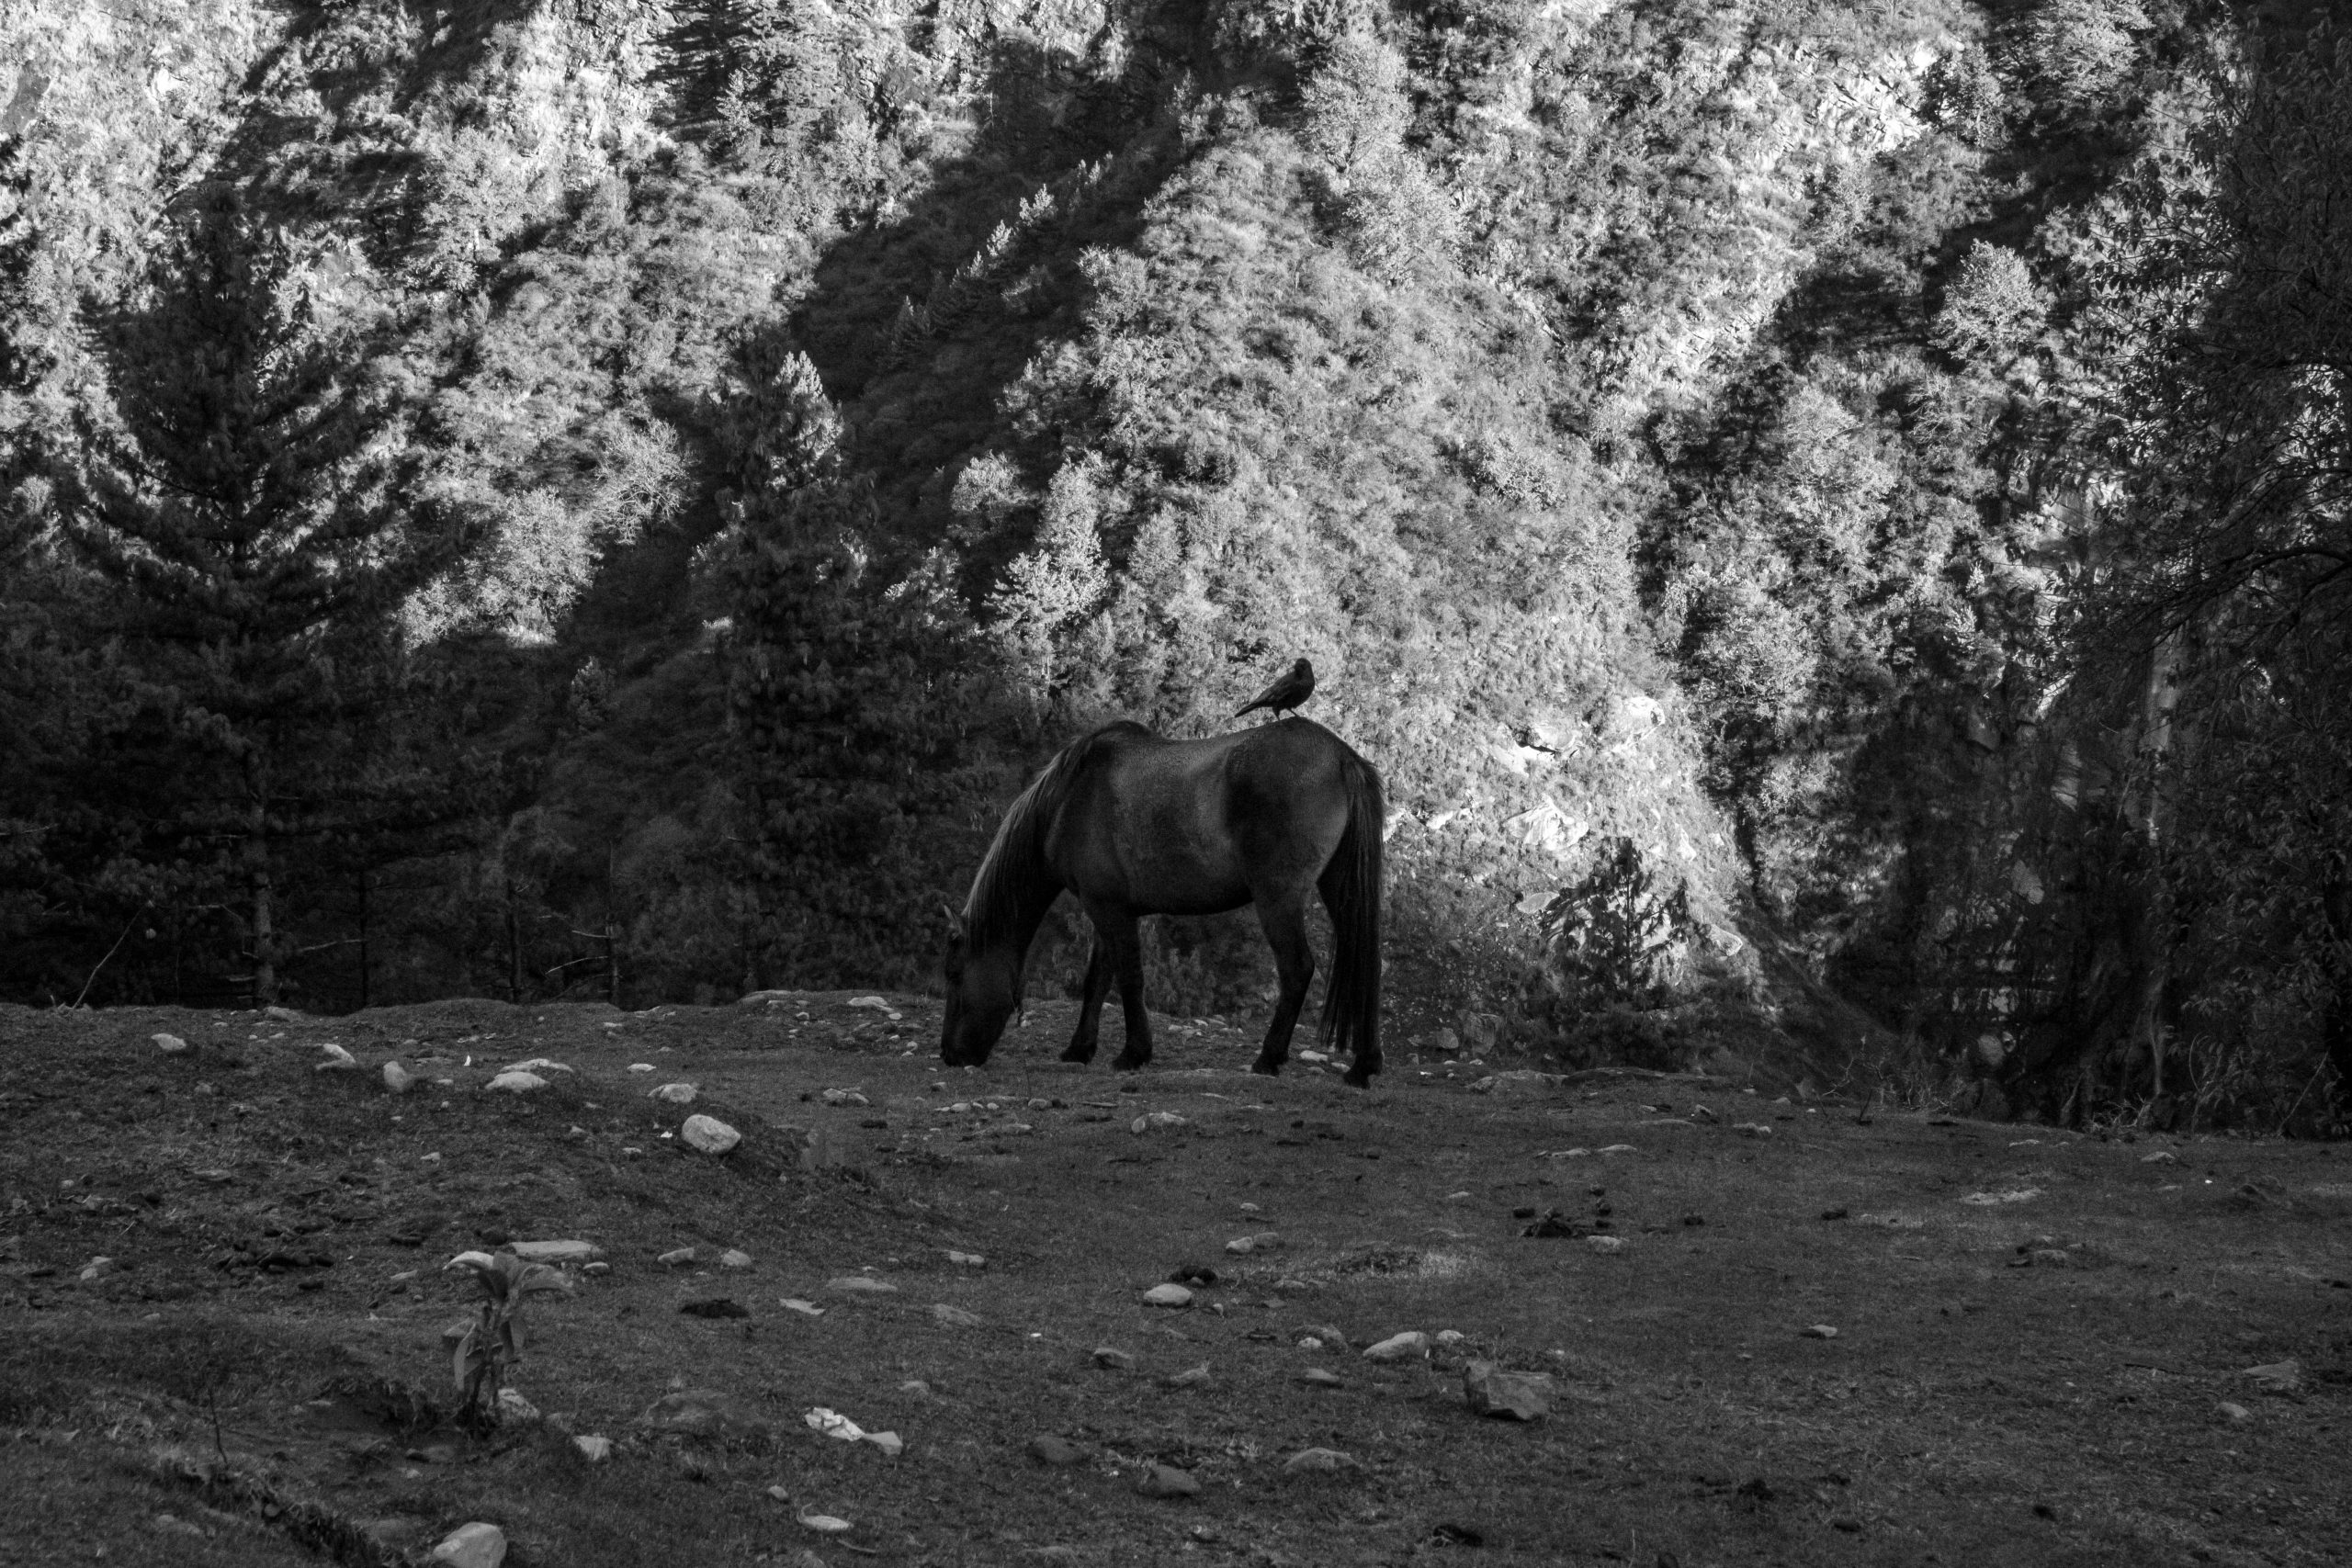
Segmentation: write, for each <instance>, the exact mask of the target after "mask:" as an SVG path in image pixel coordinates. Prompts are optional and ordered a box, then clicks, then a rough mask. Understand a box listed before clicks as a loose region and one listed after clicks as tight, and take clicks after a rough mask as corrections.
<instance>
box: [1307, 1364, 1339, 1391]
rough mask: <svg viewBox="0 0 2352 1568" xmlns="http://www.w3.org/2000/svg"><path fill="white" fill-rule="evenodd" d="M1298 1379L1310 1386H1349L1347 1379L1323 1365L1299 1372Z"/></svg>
mask: <svg viewBox="0 0 2352 1568" xmlns="http://www.w3.org/2000/svg"><path fill="white" fill-rule="evenodd" d="M1298 1381H1299V1382H1303V1383H1305V1384H1306V1386H1307V1387H1309V1388H1345V1387H1347V1386H1348V1380H1347V1379H1345V1378H1343V1377H1341V1376H1340V1374H1339V1373H1337V1372H1333V1371H1325V1370H1324V1369H1322V1368H1321V1367H1309V1368H1307V1369H1306V1371H1303V1372H1301V1373H1299V1374H1298Z"/></svg>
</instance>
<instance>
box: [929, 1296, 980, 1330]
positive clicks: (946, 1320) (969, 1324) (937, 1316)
mask: <svg viewBox="0 0 2352 1568" xmlns="http://www.w3.org/2000/svg"><path fill="white" fill-rule="evenodd" d="M931 1317H932V1321H933V1322H934V1323H936V1324H938V1325H940V1326H941V1327H943V1328H978V1327H979V1326H980V1314H978V1313H976V1312H966V1311H965V1310H964V1309H963V1308H962V1307H959V1306H949V1305H948V1304H947V1303H945V1302H940V1303H937V1304H935V1305H934V1306H933V1308H932V1309H931Z"/></svg>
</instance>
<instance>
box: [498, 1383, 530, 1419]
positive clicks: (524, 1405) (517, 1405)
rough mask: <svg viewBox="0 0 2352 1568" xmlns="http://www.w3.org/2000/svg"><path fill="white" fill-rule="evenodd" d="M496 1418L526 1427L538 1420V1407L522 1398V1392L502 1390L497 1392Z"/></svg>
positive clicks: (511, 1389) (510, 1389) (508, 1389)
mask: <svg viewBox="0 0 2352 1568" xmlns="http://www.w3.org/2000/svg"><path fill="white" fill-rule="evenodd" d="M498 1418H499V1419H500V1420H502V1421H514V1422H517V1423H520V1424H521V1425H523V1426H528V1425H530V1424H531V1423H532V1422H534V1421H536V1420H537V1419H538V1418H539V1407H538V1406H537V1405H536V1404H532V1403H531V1402H530V1401H529V1400H527V1399H526V1398H524V1397H523V1392H522V1390H520V1389H513V1388H502V1389H500V1390H499V1391H498Z"/></svg>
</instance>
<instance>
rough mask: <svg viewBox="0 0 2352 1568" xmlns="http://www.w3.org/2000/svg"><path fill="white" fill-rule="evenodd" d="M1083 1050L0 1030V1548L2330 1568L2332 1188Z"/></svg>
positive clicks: (747, 1033)
mask: <svg viewBox="0 0 2352 1568" xmlns="http://www.w3.org/2000/svg"><path fill="white" fill-rule="evenodd" d="M1253 1022H1254V1021H1253ZM1068 1025H1069V1014H1068V1009H1067V1007H1066V1006H1063V1005H1060V1004H1053V1005H1041V1006H1038V1007H1036V1008H1034V1009H1032V1010H1031V1012H1030V1015H1029V1019H1028V1022H1027V1025H1026V1027H1025V1028H1024V1029H1023V1030H1021V1031H1019V1032H1015V1033H1013V1034H1011V1035H1009V1036H1008V1037H1007V1040H1006V1042H1005V1044H1004V1046H1003V1047H1002V1048H1001V1051H1000V1053H999V1055H998V1058H997V1061H996V1063H995V1064H994V1065H993V1066H991V1068H989V1070H986V1071H957V1072H946V1071H943V1070H942V1069H941V1068H940V1066H939V1065H938V1062H937V1059H936V1055H935V1041H936V1032H937V1028H938V1020H937V1010H936V1005H935V1004H933V1003H929V1002H926V1001H923V1000H921V999H918V998H902V997H888V998H876V997H859V996H855V995H854V994H850V993H834V994H826V995H812V994H781V993H770V994H768V995H766V996H765V997H763V998H754V999H753V1001H752V1002H751V1003H749V1004H747V1005H744V1006H741V1007H738V1008H733V1009H726V1010H716V1009H711V1010H695V1009H686V1008H665V1009H660V1010H654V1011H650V1012H644V1013H634V1014H622V1013H618V1012H616V1011H613V1010H610V1009H605V1008H593V1007H578V1006H565V1007H547V1008H519V1009H518V1008H510V1007H506V1006H503V1005H501V1004H495V1003H490V1002H480V1001H460V1002H445V1003H438V1004H434V1005H431V1006H427V1007H418V1008H403V1009H388V1010H376V1011H372V1012H368V1013H362V1014H358V1015H356V1016H353V1017H349V1018H343V1019H334V1020H324V1019H309V1018H302V1017H299V1016H295V1015H283V1016H266V1015H263V1014H258V1013H192V1012H181V1011H174V1010H122V1011H114V1012H106V1013H86V1012H82V1013H75V1012H56V1013H37V1012H29V1011H24V1010H0V1314H5V1320H6V1325H7V1329H8V1332H7V1333H6V1336H5V1337H0V1453H5V1455H6V1462H5V1463H0V1563H6V1562H17V1563H26V1564H31V1563H42V1564H47V1563H52V1562H89V1561H105V1562H129V1563H154V1564H175V1565H176V1564H198V1565H203V1564H231V1563H236V1564H275V1563H282V1562H317V1561H338V1562H348V1563H392V1562H425V1561H430V1560H431V1554H432V1553H433V1552H434V1551H435V1550H436V1548H440V1549H441V1550H442V1551H443V1552H444V1556H443V1560H444V1561H453V1562H489V1561H491V1560H492V1559H493V1558H494V1557H495V1556H496V1552H497V1548H499V1547H500V1546H502V1545H503V1552H504V1562H506V1563H508V1564H514V1565H517V1568H537V1565H542V1564H545V1565H554V1564H604V1563H612V1564H639V1563H648V1562H695V1563H702V1562H710V1563H743V1562H772V1563H791V1564H795V1565H797V1568H807V1564H808V1563H809V1562H810V1559H811V1555H812V1554H813V1557H814V1559H815V1560H816V1561H817V1562H823V1563H834V1564H846V1563H850V1562H858V1561H865V1560H874V1561H881V1562H901V1563H909V1564H915V1563H936V1564H946V1563H967V1562H968V1563H993V1562H1008V1563H1011V1562H1031V1563H1053V1562H1064V1563H1072V1564H1082V1563H1138V1564H1140V1563H1164V1562H1203V1563H1214V1562H1236V1563H1254V1564H1268V1565H1285V1564H1298V1565H1306V1564H1321V1563H1333V1564H1340V1563H1348V1564H1353V1563H1391V1562H1395V1563H1407V1562H1432V1561H1453V1560H1454V1559H1456V1558H1457V1556H1458V1557H1459V1558H1460V1560H1461V1561H1464V1562H1526V1563H1538V1562H1540V1563H1560V1562H1586V1561H1606V1562H1631V1563H1635V1564H1639V1565H1641V1568H1653V1565H1659V1564H1681V1565H1695V1564H1700V1563H1717V1562H1721V1563H1747V1562H1757V1563H1761V1562H1803V1563H1843V1562H1905V1563H1914V1562H1946V1563H1954V1564H1958V1563H1972V1562H1988V1561H1994V1560H1996V1559H1997V1560H1999V1561H2003V1562H2082V1563H2091V1562H2100V1563H2106V1562H2115V1563H2135V1564H2136V1563H2143V1562H2190V1561H2196V1562H2224V1563H2255V1562H2269V1563H2286V1562H2337V1561H2342V1560H2344V1558H2345V1556H2346V1545H2345V1543H2346V1541H2348V1540H2352V1501H2347V1488H2346V1485H2345V1483H2344V1480H2343V1467H2342V1463H2341V1457H2340V1456H2341V1454H2342V1452H2343V1450H2344V1445H2345V1443H2346V1439H2347V1438H2348V1437H2352V1288H2347V1286H2352V1224H2347V1222H2352V1154H2347V1152H2346V1151H2343V1150H2340V1149H2333V1148H2330V1147H2328V1146H2325V1145H2291V1144H2280V1143H2255V1142H2245V1141H2235V1140H2230V1141H2224V1140H2207V1141H2197V1142H2185V1141H2180V1142H2177V1141H2173V1140H2169V1139H2156V1140H2151V1139H2146V1138H2142V1139H2139V1140H2136V1141H2134V1140H2132V1139H2131V1138H2129V1137H2126V1136H2120V1135H2119V1136H2117V1137H2114V1138H2111V1139H2100V1138H2098V1137H2086V1136H2078V1135H2075V1134H2064V1133H2057V1132H2052V1131H2051V1130H2048V1129H2038V1128H2031V1127H2020V1126H2012V1125H2001V1124H1995V1123H1985V1122H1958V1121H1953V1120H1951V1119H1950V1118H1943V1117H1934V1116H1931V1115H1928V1114H1926V1113H1924V1112H1920V1111H1902V1110H1895V1109H1891V1108H1885V1107H1879V1108H1871V1107H1863V1106H1858V1105H1855V1104H1851V1103H1841V1102H1836V1101H1833V1100H1823V1099H1818V1098H1814V1099H1807V1098H1804V1097H1801V1096H1796V1095H1792V1096H1790V1097H1788V1098H1785V1099H1783V1098H1781V1097H1778V1096H1777V1095H1775V1094H1774V1093H1773V1092H1772V1091H1771V1089H1764V1090H1762V1091H1761V1092H1758V1091H1757V1090H1756V1089H1755V1087H1754V1086H1752V1085H1743V1084H1741V1083H1739V1082H1736V1081H1733V1080H1728V1079H1725V1078H1723V1077H1654V1076H1644V1075H1628V1074H1601V1075H1582V1076H1578V1077H1571V1078H1567V1079H1561V1078H1556V1077H1545V1076H1543V1075H1540V1074H1535V1073H1530V1072H1508V1071H1503V1070H1501V1069H1503V1068H1504V1067H1505V1066H1507V1064H1504V1063H1501V1062H1487V1063H1478V1062H1461V1061H1444V1062H1441V1061H1438V1060H1429V1061H1420V1062H1416V1061H1412V1060H1409V1059H1407V1054H1406V1053H1402V1052H1400V1053H1398V1054H1397V1055H1395V1056H1392V1060H1391V1070H1390V1072H1389V1073H1388V1074H1387V1075H1386V1076H1385V1077H1384V1078H1383V1079H1382V1080H1381V1082H1380V1084H1379V1086H1378V1087H1377V1088H1376V1089H1374V1090H1373V1091H1372V1092H1371V1093H1368V1094H1364V1093H1357V1092H1354V1091H1351V1090H1349V1089H1345V1088H1344V1087H1343V1086H1341V1085H1340V1082H1339V1079H1338V1077H1337V1072H1336V1068H1325V1067H1322V1066H1317V1064H1314V1063H1311V1062H1308V1063H1302V1064H1300V1065H1299V1066H1297V1067H1295V1069H1294V1070H1293V1071H1292V1072H1291V1073H1289V1074H1287V1075H1285V1076H1284V1077H1282V1078H1279V1079H1275V1080H1268V1079H1264V1078H1256V1077H1249V1076H1247V1075H1246V1074H1245V1073H1243V1072H1242V1071H1241V1069H1242V1068H1243V1067H1244V1066H1246V1065H1247V1063H1248V1061H1249V1060H1250V1055H1251V1054H1252V1052H1253V1050H1254V1045H1255V1040H1254V1033H1252V1034H1250V1035H1249V1036H1246V1037H1245V1034H1244V1033H1243V1032H1241V1031H1240V1030H1238V1029H1237V1028H1234V1027H1231V1026H1228V1025H1227V1024H1224V1023H1221V1022H1217V1021H1208V1022H1186V1021H1172V1020H1171V1021H1163V1022H1162V1024H1161V1029H1162V1033H1161V1036H1160V1055H1159V1062H1158V1063H1157V1064H1156V1065H1155V1066H1154V1067H1153V1068H1152V1069H1150V1070H1148V1071H1146V1072H1143V1073H1140V1074H1135V1075H1125V1076H1121V1075H1114V1074H1113V1073H1111V1072H1110V1071H1109V1070H1108V1069H1107V1067H1106V1066H1103V1065H1100V1064H1101V1063H1107V1061H1108V1060H1109V1058H1110V1057H1111V1055H1114V1054H1115V1053H1116V1051H1117V1049H1118V1040H1117V1032H1118V1031H1117V1025H1116V1022H1115V1021H1113V1022H1112V1023H1111V1024H1110V1026H1109V1028H1108V1029H1107V1031H1106V1033H1107V1034H1108V1035H1109V1036H1110V1038H1108V1039H1106V1041H1105V1044H1104V1050H1103V1055H1102V1057H1101V1058H1100V1061H1099V1063H1098V1065H1097V1066H1094V1067H1092V1068H1088V1069H1080V1068H1074V1067H1069V1066H1062V1065H1059V1064H1057V1063H1056V1062H1055V1061H1054V1060H1053V1057H1054V1055H1055V1054H1056V1053H1057V1050H1058V1049H1059V1046H1060V1043H1061V1039H1062V1035H1063V1033H1064V1032H1066V1030H1067V1028H1068ZM159 1037H161V1038H159ZM330 1047H332V1048H330ZM391 1062H396V1063H398V1064H399V1065H400V1068H401V1073H404V1074H406V1075H408V1076H409V1077H412V1078H413V1082H411V1083H410V1084H409V1085H408V1087H407V1088H406V1089H405V1090H404V1091H398V1092H396V1091H395V1090H394V1089H392V1088H390V1086H389V1085H388V1083H387V1079H386V1076H385V1066H386V1064H387V1063H391ZM518 1064H522V1065H524V1066H522V1068H521V1070H522V1071H523V1072H524V1073H526V1075H527V1077H528V1078H529V1079H530V1080H531V1081H529V1082H518V1081H516V1080H514V1079H509V1080H507V1087H498V1088H494V1087H492V1085H493V1083H494V1081H495V1080H497V1079H498V1078H499V1077H500V1075H501V1074H502V1072H503V1071H506V1070H509V1069H514V1068H515V1067H516V1066H517V1065H518ZM401 1073H396V1074H394V1075H393V1077H395V1078H397V1077H400V1076H401ZM676 1086H684V1087H683V1088H681V1087H676ZM695 1117H705V1118H708V1119H709V1122H711V1123H716V1124H717V1128H716V1129H715V1130H714V1128H713V1127H712V1126H711V1125H709V1124H707V1123H699V1122H693V1121H692V1119H693V1118H695ZM728 1134H733V1136H732V1138H731V1139H730V1138H729V1135H728ZM697 1145H700V1146H697ZM711 1150H719V1151H722V1152H707V1151H711ZM557 1242H568V1243H574V1244H577V1245H575V1246H571V1247H533V1246H531V1245H529V1244H546V1243H557ZM510 1247H511V1248H517V1249H519V1250H521V1251H524V1252H526V1253H541V1254H544V1255H546V1256H548V1258H551V1259H552V1264H551V1266H552V1267H554V1268H555V1269H558V1270H559V1272H560V1274H561V1275H562V1277H563V1280H564V1282H565V1283H566V1285H567V1286H568V1289H566V1290H564V1291H563V1292H560V1293H550V1294H545V1295H538V1296H534V1297H532V1298H531V1299H530V1300H529V1301H528V1303H526V1306H525V1308H524V1309H523V1314H522V1321H523V1324H524V1325H525V1330H526V1341H525V1353H526V1355H525V1359H524V1360H523V1361H522V1363H521V1364H520V1366H519V1367H518V1368H517V1369H516V1372H515V1392H516V1394H517V1395H518V1396H519V1400H520V1402H521V1403H520V1404H517V1405H516V1406H515V1407H514V1408H511V1409H510V1411H509V1412H508V1415H507V1417H506V1419H504V1420H503V1422H502V1423H501V1424H500V1425H499V1426H498V1427H497V1428H496V1429H495V1430H493V1431H491V1432H489V1433H486V1434H484V1433H476V1432H469V1431H468V1430H466V1429H464V1428H463V1427H460V1426H458V1425H456V1424H455V1423H453V1422H452V1421H451V1419H450V1416H451V1415H452V1414H453V1412H452V1406H453V1404H454V1402H455V1401H454V1390H453V1385H452V1374H451V1356H452V1346H451V1342H450V1337H449V1336H450V1332H451V1330H452V1329H453V1327H454V1326H455V1325H458V1324H459V1323H462V1322H463V1321H465V1320H466V1319H467V1317H468V1315H469V1313H470V1311H471V1306H470V1297H471V1292H472V1289H473V1288H472V1286H471V1285H470V1284H469V1278H468V1276H467V1275H466V1274H465V1272H464V1271H463V1270H458V1271H450V1270H448V1269H445V1268H444V1265H446V1264H447V1262H448V1260H449V1259H450V1258H453V1257H455V1256H456V1255H458V1253H460V1252H464V1251H468V1250H481V1251H484V1252H495V1251H497V1250H499V1249H501V1248H510ZM861 1433H862V1434H863V1437H862V1438H861V1437H859V1436H856V1435H855V1434H861ZM468 1525H478V1526H481V1527H485V1528H483V1529H476V1530H473V1531H472V1532H470V1533H467V1532H463V1531H461V1530H460V1527H463V1526H468ZM836 1527H846V1528H836ZM445 1543H446V1544H445Z"/></svg>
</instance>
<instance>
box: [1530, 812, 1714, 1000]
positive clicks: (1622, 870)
mask: <svg viewBox="0 0 2352 1568" xmlns="http://www.w3.org/2000/svg"><path fill="white" fill-rule="evenodd" d="M1697 929H1698V926H1697V921H1696V920H1695V919H1693V917H1692V915H1691V894H1690V888H1689V886H1688V885H1687V884H1680V883H1678V884H1677V885H1676V886H1675V889H1674V891H1673V892H1672V893H1670V894H1666V895H1663V896H1661V895H1660V893H1659V891H1658V887H1657V879H1656V878H1655V877H1653V876H1652V875H1651V874H1650V871H1649V868H1648V867H1647V866H1645V865H1644V864H1643V863H1642V852H1641V848H1640V846H1639V845H1637V844H1635V843H1634V840H1631V839H1626V838H1619V839H1615V840H1611V842H1610V844H1609V846H1608V847H1607V848H1606V849H1605V850H1604V851H1603V852H1601V854H1600V858H1599V860H1598V861H1597V862H1596V863H1595V864H1594V866H1593V868H1592V870H1591V871H1590V872H1589V873H1587V874H1586V875H1585V876H1584V877H1583V878H1582V879H1580V880H1579V881H1577V883H1576V884H1575V885H1574V886H1570V887H1566V888H1563V889H1562V890H1561V891H1560V892H1559V893H1557V894H1555V895H1554V896H1553V898H1552V901H1551V902H1550V903H1549V904H1546V905H1545V906H1544V912H1543V914H1542V915H1541V916H1540V917H1539V919H1538V930H1539V931H1541V932H1542V933H1543V942H1544V954H1545V956H1546V958H1547V959H1548V961H1549V966H1548V968H1547V969H1546V971H1545V973H1544V982H1545V988H1546V989H1548V990H1549V991H1550V992H1551V994H1552V996H1553V998H1555V999H1556V1000H1557V1001H1558V1002H1561V1003H1564V1004H1566V1009H1567V1010H1569V1011H1570V1012H1572V1013H1574V1014H1578V1015H1580V1014H1583V1013H1586V1012H1591V1011H1597V1010H1600V1009H1601V1008H1604V1007H1607V1006H1611V1005H1612V1004H1615V1005H1630V1006H1634V1007H1654V1006H1656V1005H1657V1003H1658V1002H1659V1001H1661V1000H1662V999H1664V998H1665V996H1666V993H1667V991H1668V986H1669V983H1670V981H1671V978H1672V974H1673V965H1674V957H1675V950H1676V949H1677V948H1678V947H1679V945H1680V944H1681V943H1683V942H1686V941H1687V940H1688V939H1689V938H1690V937H1691V936H1692V935H1693V934H1695V932H1696V931H1697Z"/></svg>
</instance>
